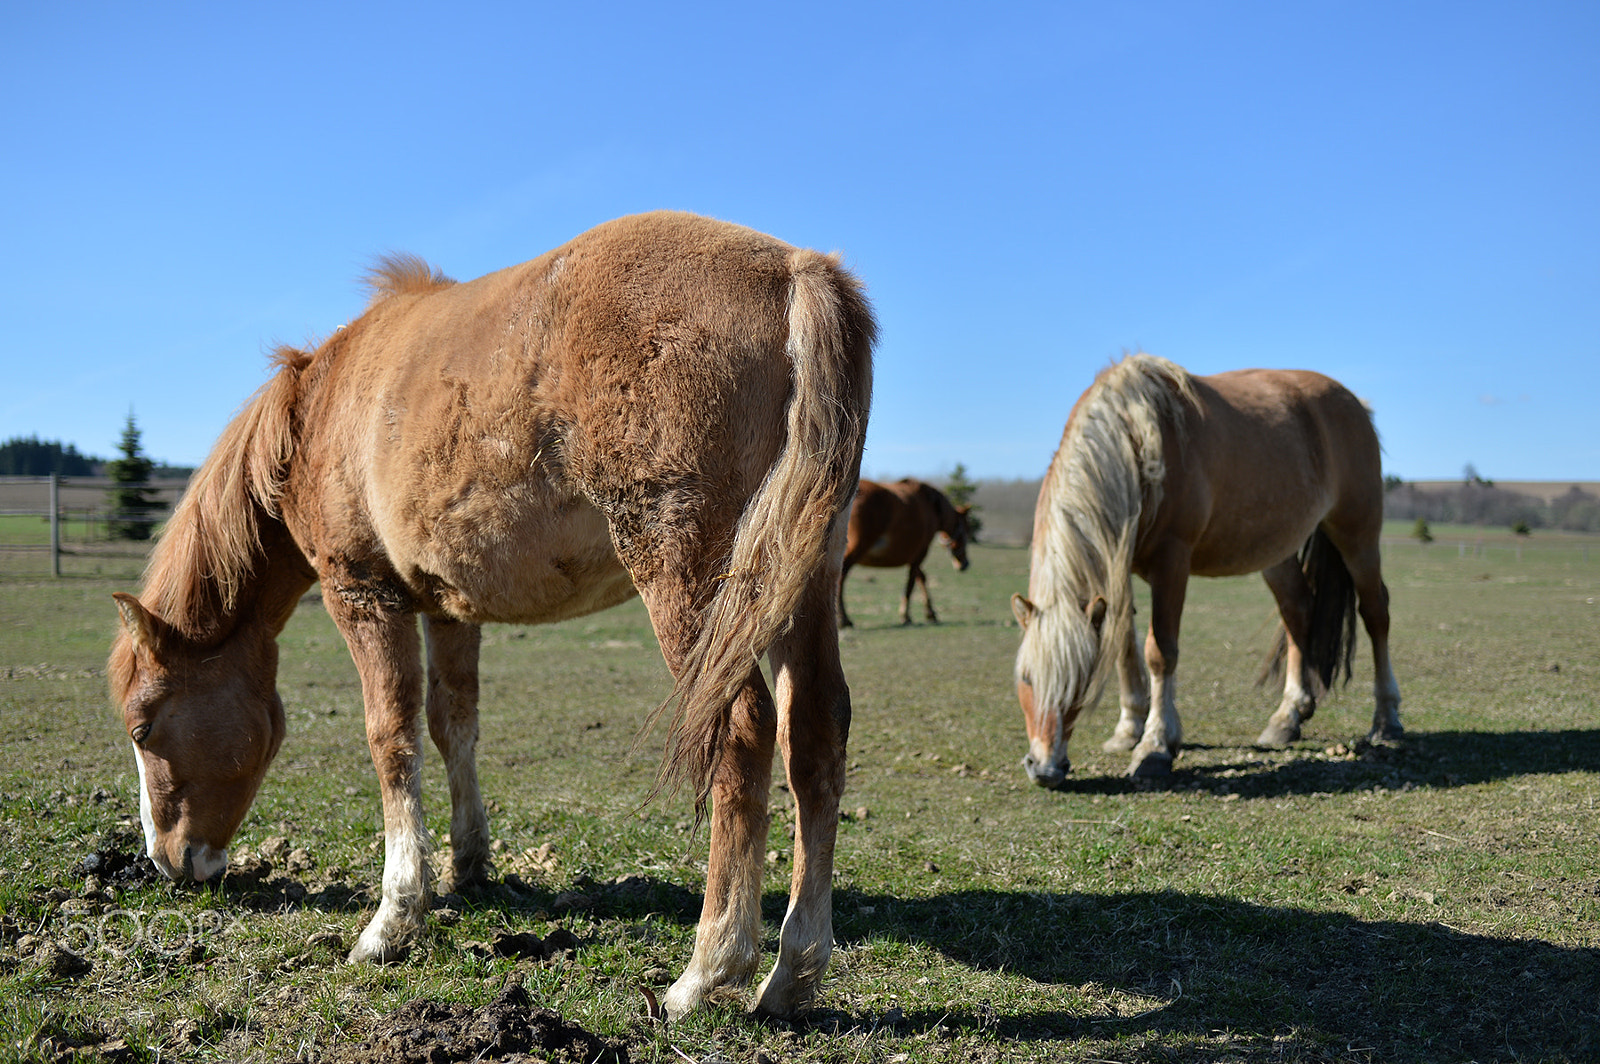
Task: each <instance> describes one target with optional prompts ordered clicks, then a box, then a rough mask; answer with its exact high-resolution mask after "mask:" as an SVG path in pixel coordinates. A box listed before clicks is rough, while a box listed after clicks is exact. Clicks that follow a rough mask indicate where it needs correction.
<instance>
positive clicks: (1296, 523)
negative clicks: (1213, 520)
mask: <svg viewBox="0 0 1600 1064" xmlns="http://www.w3.org/2000/svg"><path fill="white" fill-rule="evenodd" d="M1320 520H1321V515H1320V514H1315V513H1312V514H1306V515H1303V516H1302V515H1296V516H1294V517H1292V518H1286V519H1284V520H1281V521H1268V522H1257V523H1252V522H1239V523H1237V524H1230V525H1229V526H1228V527H1225V528H1215V527H1213V528H1208V529H1207V530H1206V534H1205V536H1203V537H1202V538H1201V539H1200V541H1199V542H1197V543H1196V544H1195V545H1194V549H1193V551H1192V552H1191V554H1190V556H1189V571H1190V572H1191V573H1193V574H1194V575H1195V576H1246V575H1248V574H1250V573H1258V572H1260V571H1261V570H1263V569H1265V568H1267V567H1268V566H1272V565H1276V564H1278V563H1279V562H1281V561H1283V560H1284V559H1285V558H1288V557H1291V556H1293V555H1294V554H1295V553H1296V552H1297V551H1299V549H1300V548H1301V547H1302V546H1303V545H1304V544H1305V541H1306V540H1307V539H1309V538H1311V533H1313V532H1315V531H1316V528H1317V522H1318V521H1320Z"/></svg>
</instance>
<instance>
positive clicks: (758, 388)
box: [108, 212, 876, 1015]
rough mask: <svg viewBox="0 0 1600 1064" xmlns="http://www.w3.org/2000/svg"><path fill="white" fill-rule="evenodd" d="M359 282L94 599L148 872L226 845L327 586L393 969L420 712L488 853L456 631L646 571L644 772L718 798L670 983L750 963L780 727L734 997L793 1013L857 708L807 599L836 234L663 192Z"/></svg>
mask: <svg viewBox="0 0 1600 1064" xmlns="http://www.w3.org/2000/svg"><path fill="white" fill-rule="evenodd" d="M371 281H372V287H373V291H374V296H373V299H372V302H371V304H370V306H369V307H368V309H367V310H366V312H365V313H364V314H362V315H361V317H359V318H358V319H356V320H355V321H353V322H351V323H350V324H349V325H348V326H346V327H345V328H343V329H341V330H340V331H339V332H337V333H335V334H334V335H333V336H332V337H331V338H330V339H328V340H327V341H326V342H324V343H322V344H321V345H320V346H319V347H317V348H316V349H315V350H314V351H309V352H308V351H296V350H283V351H281V352H280V353H279V355H278V359H277V364H278V370H277V373H276V375H275V376H273V377H272V379H271V380H270V381H269V382H268V383H267V384H266V386H265V387H264V388H262V390H261V391H260V392H259V393H258V394H257V395H256V396H255V398H254V399H253V400H252V401H251V402H250V404H249V405H248V406H247V407H246V408H245V409H244V411H243V412H242V413H240V414H239V415H238V416H237V417H236V418H235V419H234V421H233V422H232V423H231V424H230V425H229V426H228V428H227V430H226V431H225V432H224V433H223V435H222V437H221V439H220V440H219V442H218V443H217V445H216V447H215V449H214V450H213V452H212V454H211V456H210V457H209V458H208V459H207V460H206V462H205V464H204V466H203V467H202V468H201V469H200V471H199V472H198V473H197V474H196V475H195V477H194V480H193V482H192V484H191V485H190V488H189V490H188V492H187V493H186V494H185V496H184V498H183V501H182V503H181V504H180V505H179V507H178V509H177V511H176V512H175V513H174V515H173V517H172V520H171V522H170V523H169V524H168V527H167V530H166V532H165V534H164V535H163V537H162V538H161V540H160V542H159V544H158V545H157V547H156V549H155V552H154V554H153V556H152V559H151V562H150V566H149V570H148V572H147V573H146V579H145V584H144V589H143V591H142V592H141V595H140V597H138V598H135V597H133V596H132V595H120V594H119V595H118V596H116V599H117V605H118V608H119V609H120V611H121V618H122V628H121V631H120V633H119V635H118V637H117V640H116V643H115V645H114V647H113V649H112V653H111V660H110V664H109V670H108V671H109V676H110V684H111V689H112V692H113V695H114V697H115V698H116V700H117V702H118V703H119V704H120V705H121V708H122V712H123V717H124V723H125V724H126V727H127V731H128V735H129V738H130V739H131V740H132V742H133V746H134V753H135V763H136V765H137V766H138V769H139V778H140V812H141V817H142V819H143V822H144V829H145V838H146V845H147V848H148V852H149V855H150V857H151V858H152V859H153V860H154V861H155V863H156V864H157V865H158V866H159V867H160V868H161V869H162V871H164V872H165V873H167V874H168V875H169V876H171V877H173V878H183V879H196V880H204V879H207V878H209V877H211V876H212V875H214V874H216V873H219V872H220V871H222V869H223V868H224V867H225V866H226V863H227V855H226V849H225V848H226V846H227V845H228V842H229V841H230V839H231V838H232V836H233V834H234V832H235V831H236V830H237V829H238V826H239V824H240V822H241V820H242V819H243V818H244V815H245V813H246V811H247V810H248V808H249V806H250V803H251V801H252V800H253V798H254V796H255V794H256V791H257V788H258V787H259V786H260V784H261V781H262V777H263V775H264V774H265V772H266V770H267V766H268V764H269V763H270V762H271V760H272V758H273V756H274V754H275V753H276V752H277V749H278V746H279V743H280V742H281V741H282V739H283V733H284V711H283V706H282V703H281V702H280V701H279V699H278V695H277V692H276V690H275V689H274V680H275V676H276V673H277V663H278V647H277V642H276V640H277V636H278V634H279V632H280V631H281V630H282V629H283V627H284V625H285V623H286V622H287V621H288V618H289V615H290V613H291V612H292V611H293V610H294V608H295V605H296V603H297V602H298V601H299V600H300V597H301V596H302V595H303V594H304V593H305V592H306V590H307V589H308V588H309V587H310V586H311V584H312V583H313V582H314V581H320V582H321V586H322V598H323V602H324V603H325V604H326V606H327V609H328V612H329V614H330V616H331V617H332V618H333V620H334V623H335V624H336V625H337V626H338V628H339V631H340V632H341V634H342V635H343V636H344V638H345V641H346V642H347V644H348V645H349V648H350V654H351V656H352V658H353V659H354V660H355V664H356V668H357V670H358V672H359V673H360V676H361V686H362V695H363V699H364V702H365V707H366V729H367V741H368V744H369V746H370V748H371V753H372V760H373V763H374V765H375V766H376V768H377V771H378V777H379V782H380V786H381V791H382V802H383V821H384V839H385V856H384V870H383V896H382V901H381V903H380V904H379V906H378V910H377V913H376V914H375V915H374V916H373V918H372V920H371V922H370V923H369V924H368V925H367V927H366V929H365V930H364V931H363V932H362V933H361V936H360V939H359V941H358V942H357V943H356V944H355V947H354V948H353V949H352V950H351V953H350V960H351V961H387V960H390V959H393V958H396V957H397V956H399V955H400V954H401V953H402V951H403V950H404V949H405V947H406V945H407V943H408V941H409V940H410V939H411V938H412V937H413V936H414V935H415V933H416V932H417V930H418V929H419V927H420V926H421V924H422V923H423V921H424V919H425V917H426V915H427V912H428V898H429V894H430V889H431V884H430V882H429V866H428V862H427V854H428V847H429V843H428V835H427V831H426V829H425V827H424V823H423V816H422V789H421V779H422V774H421V763H422V739H421V735H420V729H419V722H420V721H421V720H422V719H426V721H427V727H428V732H429V734H430V735H431V736H432V738H433V741H434V743H435V745H436V746H437V747H438V748H439V750H440V752H441V754H442V755H443V757H444V761H445V765H446V768H447V770H448V777H449V781H450V799H451V816H450V845H451V849H452V855H451V856H452V862H451V863H452V869H453V873H454V877H455V882H456V884H457V885H458V886H466V885H469V884H472V883H475V882H479V881H482V880H484V879H485V878H486V876H487V875H488V873H489V825H488V820H487V818H486V815H485V812H484V805H483V800H482V797H481V796H480V794H479V789H478V777H477V768H476V764H475V759H474V758H475V749H476V744H477V738H478V717H477V714H478V707H477V700H478V648H479V633H480V626H481V625H483V624H484V623H486V622H491V621H509V622H516V623H537V622H545V621H557V620H562V619H564V618H569V617H576V616H579V615H582V614H586V613H590V612H593V611H595V610H599V609H604V608H606V607H608V606H612V605H615V604H616V603H618V602H621V601H623V600H624V599H627V598H629V597H631V596H632V595H633V594H635V593H636V592H637V594H639V595H640V596H641V597H642V598H643V599H644V602H645V604H646V606H647V607H648V609H649V612H650V619H651V623H652V625H653V626H654V628H655V630H656V634H657V636H658V637H659V639H660V642H661V651H662V655H663V657H665V659H666V662H667V665H668V667H669V668H670V670H671V672H672V674H673V676H674V677H675V678H676V687H675V696H676V699H677V709H676V712H675V714H674V716H673V719H672V723H671V725H670V728H669V732H668V740H667V754H666V758H665V760H664V762H663V768H662V777H661V779H660V780H658V783H657V787H658V788H659V787H661V786H662V785H663V784H666V783H670V782H672V781H673V780H677V779H682V780H685V781H687V782H688V783H689V785H691V786H692V788H693V790H694V794H695V798H696V808H697V811H699V812H704V810H705V807H706V805H707V804H708V803H709V805H710V807H711V812H710V818H711V833H710V859H709V866H708V872H707V877H706V894H705V904H704V908H703V910H702V913H701V917H700V924H699V928H698V932H697V934H696V938H695V947H694V954H693V956H692V958H691V959H690V961H689V965H688V968H687V969H686V970H685V971H684V973H683V975H682V976H681V977H680V978H679V979H678V980H677V981H676V983H674V985H673V986H672V988H671V989H670V990H669V992H668V993H667V995H666V1000H665V1006H666V1008H667V1010H668V1011H669V1013H671V1014H672V1015H681V1014H683V1013H684V1012H686V1011H688V1010H690V1009H692V1008H694V1007H695V1006H696V1005H697V1004H699V1003H700V1002H701V1001H703V1000H704V999H705V998H706V997H707V996H708V995H712V994H717V993H721V992H727V991H730V990H736V989H738V988H741V987H743V986H744V985H746V984H747V983H748V982H749V981H750V979H751V978H752V976H753V975H754V973H755V969H756V967H757V965H758V963H759V961H760V946H761V939H762V930H761V874H762V866H763V863H764V855H765V852H766V840H767V824H768V814H767V802H768V791H769V788H770V777H771V766H772V759H773V751H774V748H775V743H776V740H777V737H779V736H781V738H782V746H783V755H784V758H785V764H786V768H787V772H788V779H789V787H790V790H791V792H792V794H793V795H794V800H795V802H796V805H797V807H798V813H799V816H798V824H797V829H796V832H795V859H794V873H793V878H792V881H791V887H790V904H789V911H788V915H787V917H786V918H785V920H784V923H783V928H782V932H781V934H780V937H779V945H778V959H777V964H776V965H775V967H774V968H773V970H772V972H771V973H770V974H769V975H768V976H767V978H766V980H765V982H764V983H763V984H762V985H761V987H760V989H759V991H758V993H757V996H756V1000H755V1007H756V1008H757V1009H759V1010H762V1011H765V1012H770V1013H776V1014H780V1015H788V1014H792V1013H795V1012H797V1011H801V1010H803V1009H805V1008H806V1007H807V1006H808V1004H809V1002H810V1001H811V999H812V997H813V995H814V993H815V991H816V989H817V985H818V983H819V982H820V980H821V977H822V972H823V969H824V967H825V966H826V964H827V960H828V955H829V952H830V950H831V948H832V941H833V937H832V914H831V875H832V856H833V847H834V837H835V831H836V828H837V824H838V820H839V809H838V807H839V796H840V793H841V792H842V791H843V789H844V782H845V738H846V735H847V733H848V730H849V723H850V695H849V690H848V688H847V687H846V686H845V680H844V674H843V672H842V670H841V668H840V664H839V648H838V636H837V630H836V626H835V617H834V599H835V595H836V593H837V588H838V579H839V567H840V557H841V554H842V551H843V547H844V533H845V520H846V512H847V509H848V507H849V503H850V498H851V495H852V493H853V492H854V491H855V486H856V480H857V478H858V476H859V470H860V462H861V449H862V441H863V435H864V432H865V429H866V420H867V408H868V401H869V394H870V389H871V372H872V371H871V348H872V344H873V341H874V337H875V331H876V326H875V323H874V320H873V316H872V311H871V308H870V307H869V305H868V303H867V301H866V298H865V296H864V295H863V293H862V290H861V286H860V284H859V283H858V282H857V281H856V279H855V278H854V277H853V276H852V275H851V274H850V273H848V272H847V271H846V270H845V269H844V268H843V267H841V266H840V264H839V261H838V259H837V257H835V256H824V255H820V254H818V253H816V252H814V251H806V250H799V249H796V248H793V247H790V246H788V245H787V244H783V243H780V242H779V241H777V240H774V239H772V238H771V237H768V236H764V235H762V234H759V233H756V232H754V231H752V230H749V229H744V228H741V227H738V226H734V225H729V224H726V223H722V222H715V221H711V220H708V219H704V218H698V217H695V216H693V215H686V214H676V213H666V212H663V213H655V214H646V215H638V216H634V217H629V218H623V219H619V220H617V221H614V222H609V223H607V224H605V225H602V226H599V227H598V228H596V229H593V230H590V231H589V232H587V233H584V234H582V235H581V236H578V237H576V238H575V239H573V240H572V241H570V242H568V243H567V244H566V245H564V246H563V247H560V248H557V249H556V250H554V251H551V252H549V253H548V254H545V255H543V256H541V257H539V258H536V259H534V260H532V261H531V262H528V263H525V264H523V265H521V266H515V267H511V268H509V269H506V270H501V271H500V272H498V273H493V274H490V275H488V276H486V277H481V278H479V279H477V280H475V281H471V282H467V283H462V284H456V283H454V282H452V281H450V280H448V279H447V278H445V277H443V276H442V275H440V274H438V273H436V272H434V271H432V270H430V269H429V268H428V267H426V266H425V265H423V264H422V263H420V262H419V261H417V260H414V259H395V260H390V261H388V262H387V263H386V264H385V265H383V266H382V267H381V268H380V269H378V270H377V271H376V272H375V273H374V275H373V276H372V278H371ZM419 616H420V617H421V627H422V633H421V637H420V638H419V635H418V622H417V619H418V617H419ZM763 653H764V654H766V655H767V656H768V658H769V660H770V662H771V665H772V671H773V675H774V677H775V680H776V688H777V697H776V699H774V697H773V694H772V692H771V691H770V690H769V689H768V686H767V684H766V682H765V681H764V680H763V678H762V673H761V669H760V667H759V663H758V658H759V656H760V655H762V654H763ZM424 658H425V659H426V670H425V671H424V666H423V659H424Z"/></svg>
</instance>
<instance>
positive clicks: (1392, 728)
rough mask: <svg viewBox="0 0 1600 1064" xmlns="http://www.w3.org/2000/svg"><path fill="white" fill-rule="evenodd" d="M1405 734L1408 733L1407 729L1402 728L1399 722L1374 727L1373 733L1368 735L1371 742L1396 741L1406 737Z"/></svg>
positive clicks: (1368, 740)
mask: <svg viewBox="0 0 1600 1064" xmlns="http://www.w3.org/2000/svg"><path fill="white" fill-rule="evenodd" d="M1405 735H1406V730H1405V729H1404V728H1402V727H1401V726H1400V725H1398V724H1385V725H1384V726H1383V727H1381V728H1373V729H1372V731H1371V733H1370V734H1368V736H1367V742H1369V743H1383V742H1394V741H1396V740H1398V739H1404V738H1405Z"/></svg>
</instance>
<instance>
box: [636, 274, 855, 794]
mask: <svg viewBox="0 0 1600 1064" xmlns="http://www.w3.org/2000/svg"><path fill="white" fill-rule="evenodd" d="M789 270H790V285H789V308H788V326H789V339H788V348H787V350H788V356H789V363H790V381H791V387H792V391H791V393H790V398H789V404H788V422H787V425H786V433H785V436H786V439H785V442H784V446H783V450H782V451H781V452H780V453H779V455H778V456H777V460H776V461H775V462H774V463H773V465H772V467H771V469H769V470H768V471H767V476H766V479H765V480H764V481H763V483H762V484H761V487H760V488H759V489H758V490H757V491H756V493H755V495H754V496H752V497H751V499H750V501H749V503H748V504H747V505H746V506H745V510H744V515H743V516H742V517H741V518H740V520H739V525H738V528H737V530H736V531H735V533H734V542H733V549H732V551H731V553H730V556H729V558H728V561H727V563H726V570H725V571H724V572H723V573H722V574H721V575H720V576H718V577H717V586H716V591H715V593H714V594H713V595H712V597H711V601H710V602H709V603H708V604H707V606H706V608H705V610H704V611H703V613H702V614H701V628H700V634H699V638H698V639H696V640H695V643H694V645H693V646H692V647H691V648H690V650H689V652H688V655H687V657H686V660H685V661H684V663H683V667H682V669H681V670H680V671H679V682H678V685H677V690H676V692H675V694H676V697H677V699H678V709H677V713H676V715H675V717H674V719H673V723H672V727H671V731H670V733H669V735H668V739H667V756H666V758H665V760H664V761H663V764H662V774H661V777H660V778H659V779H658V781H657V788H658V789H659V788H660V787H661V786H662V785H663V784H664V783H666V782H668V780H669V779H670V778H671V777H674V776H677V777H679V778H682V779H685V780H687V781H689V782H690V784H691V785H692V786H693V787H694V789H695V807H696V810H697V812H698V811H703V810H704V808H705V804H706V802H707V801H708V799H709V797H710V793H711V779H712V776H713V775H714V774H715V773H716V769H717V763H718V761H719V760H720V758H721V756H722V749H723V746H724V745H725V742H726V739H727V735H728V730H729V726H730V718H731V713H732V709H733V700H734V698H735V696H737V695H738V693H739V689H740V688H741V687H743V686H744V684H745V682H746V680H748V679H749V677H750V671H751V669H752V668H753V667H754V666H755V664H756V662H757V661H758V660H759V659H760V657H761V655H762V654H764V653H766V651H767V648H768V647H769V646H771V644H772V642H773V640H775V639H776V638H777V637H778V636H779V635H781V634H782V633H783V631H784V630H785V629H786V628H787V627H788V626H789V624H790V621H791V620H792V618H793V617H794V614H795V611H796V610H797V609H799V608H800V601H801V596H802V595H803V594H804V592H805V590H806V587H807V585H808V584H809V583H810V582H811V580H812V578H813V577H814V576H815V575H816V573H817V571H818V570H819V569H820V568H821V567H822V566H823V565H824V563H825V562H826V560H827V553H828V551H829V549H830V547H831V542H832V537H833V529H834V524H835V521H836V520H837V518H838V517H839V515H840V514H841V513H844V512H847V511H848V510H849V507H850V500H851V498H852V497H854V495H855V491H856V485H857V483H858V481H859V479H860V475H861V449H862V445H863V444H864V442H865V439H866V430H867V410H868V406H869V403H870V401H871V394H872V345H873V341H874V340H875V339H876V336H877V323H876V321H875V320H874V319H873V315H872V308H871V306H870V305H869V304H868V303H867V299H866V296H865V294H864V293H863V291H862V288H861V284H860V282H859V281H857V280H856V278H855V277H854V276H853V275H851V274H850V273H849V272H848V271H847V270H845V269H844V268H843V267H842V266H840V265H839V262H838V259H837V258H836V257H835V256H825V255H821V254H818V253H817V252H815V251H807V250H797V251H794V252H792V253H791V254H790V256H789ZM834 593H835V594H837V591H836V590H835V592H834ZM828 627H829V630H830V631H831V630H832V628H833V625H832V624H830V625H829V626H828Z"/></svg>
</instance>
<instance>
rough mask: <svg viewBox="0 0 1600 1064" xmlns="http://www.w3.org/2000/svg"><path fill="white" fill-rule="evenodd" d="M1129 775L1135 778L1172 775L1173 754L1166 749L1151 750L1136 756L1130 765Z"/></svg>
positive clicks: (1159, 777) (1163, 777) (1161, 777)
mask: <svg viewBox="0 0 1600 1064" xmlns="http://www.w3.org/2000/svg"><path fill="white" fill-rule="evenodd" d="M1128 775H1130V776H1132V777H1133V778H1134V779H1143V780H1149V779H1165V778H1166V777H1168V776H1170V775H1172V755H1171V754H1169V753H1167V752H1166V751H1165V750H1151V751H1149V752H1148V753H1145V754H1142V755H1138V756H1135V757H1134V759H1133V763H1132V764H1131V765H1129V766H1128Z"/></svg>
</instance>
